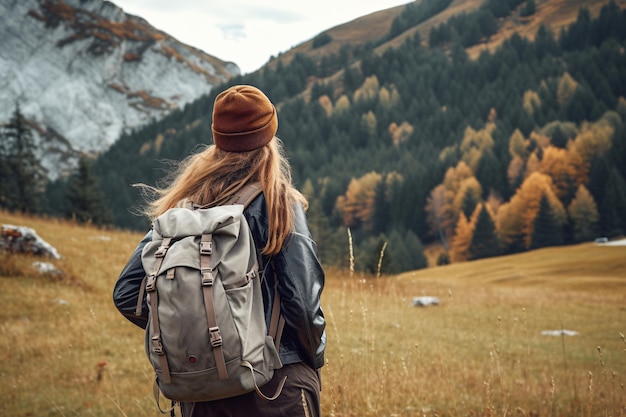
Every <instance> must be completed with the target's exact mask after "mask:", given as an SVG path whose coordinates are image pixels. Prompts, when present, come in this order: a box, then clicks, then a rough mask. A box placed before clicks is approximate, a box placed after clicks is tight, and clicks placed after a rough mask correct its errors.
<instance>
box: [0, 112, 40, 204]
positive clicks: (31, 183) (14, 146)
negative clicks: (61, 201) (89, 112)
mask: <svg viewBox="0 0 626 417" xmlns="http://www.w3.org/2000/svg"><path fill="white" fill-rule="evenodd" d="M0 158H1V160H0V162H1V163H2V168H1V169H0V181H1V182H2V186H0V193H1V194H0V204H1V205H2V207H4V208H7V209H9V210H17V211H20V212H22V213H38V212H40V211H41V209H42V207H43V203H44V187H45V175H44V170H43V168H42V166H41V164H40V163H39V161H38V160H37V159H36V158H35V144H34V140H33V134H32V131H31V130H30V127H29V126H28V124H27V122H26V119H25V118H24V116H23V115H22V113H21V111H20V106H19V104H16V105H15V110H14V112H13V116H12V117H11V120H10V121H9V123H8V124H6V125H5V126H4V127H3V128H2V130H1V131H0Z"/></svg>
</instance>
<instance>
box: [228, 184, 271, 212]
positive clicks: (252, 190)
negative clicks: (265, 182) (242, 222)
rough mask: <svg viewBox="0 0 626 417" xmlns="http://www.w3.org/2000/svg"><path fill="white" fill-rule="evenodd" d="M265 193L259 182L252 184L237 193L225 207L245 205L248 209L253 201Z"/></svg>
mask: <svg viewBox="0 0 626 417" xmlns="http://www.w3.org/2000/svg"><path fill="white" fill-rule="evenodd" d="M262 192H263V189H262V188H261V184H259V183H258V182H250V183H247V184H246V185H244V186H243V188H241V189H240V190H239V191H238V192H237V193H235V194H233V195H232V196H231V197H230V198H229V199H228V200H226V202H225V203H224V205H229V204H243V206H244V207H248V205H250V203H252V200H254V199H255V198H256V196H258V195H259V194H261V193H262Z"/></svg>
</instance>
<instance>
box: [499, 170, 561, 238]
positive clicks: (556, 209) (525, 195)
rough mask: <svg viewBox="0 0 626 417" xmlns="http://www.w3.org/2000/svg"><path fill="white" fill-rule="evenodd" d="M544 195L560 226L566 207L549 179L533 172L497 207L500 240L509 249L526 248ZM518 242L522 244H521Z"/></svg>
mask: <svg viewBox="0 0 626 417" xmlns="http://www.w3.org/2000/svg"><path fill="white" fill-rule="evenodd" d="M544 195H545V196H546V198H547V199H548V203H549V205H550V209H551V212H552V215H553V218H554V219H555V221H556V222H557V224H558V225H559V226H563V225H564V224H565V222H566V220H567V217H566V213H565V208H564V207H563V204H562V203H561V201H560V200H559V199H558V197H557V196H556V192H555V187H554V184H553V183H552V179H551V178H550V177H549V176H548V175H545V174H542V173H539V172H534V173H532V174H531V175H530V176H529V177H528V178H526V179H525V180H524V182H523V183H522V185H521V187H520V188H519V189H518V190H517V192H516V193H515V195H514V196H513V197H512V198H511V200H510V201H509V202H507V203H505V204H503V205H502V206H501V207H500V209H499V210H498V215H497V218H496V228H497V233H498V237H499V238H500V241H501V242H503V243H504V244H505V246H507V247H508V248H509V250H518V249H528V248H529V247H530V243H531V242H530V240H531V237H532V234H533V222H534V220H535V218H536V217H537V213H538V212H539V204H540V201H541V198H542V196H544ZM520 245H521V246H522V247H521V248H520Z"/></svg>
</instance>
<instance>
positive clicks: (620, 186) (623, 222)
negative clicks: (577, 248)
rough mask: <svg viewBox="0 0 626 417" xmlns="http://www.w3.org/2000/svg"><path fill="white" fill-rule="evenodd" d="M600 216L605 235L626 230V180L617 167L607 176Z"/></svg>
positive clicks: (617, 233) (611, 235)
mask: <svg viewBox="0 0 626 417" xmlns="http://www.w3.org/2000/svg"><path fill="white" fill-rule="evenodd" d="M600 218H601V226H602V233H603V234H604V235H606V236H609V237H613V236H620V235H623V234H624V232H625V231H626V182H625V181H624V178H623V177H622V176H621V175H620V173H619V171H618V170H617V168H615V167H612V168H611V170H610V172H609V176H608V178H607V182H606V186H605V190H604V198H603V199H602V202H601V204H600Z"/></svg>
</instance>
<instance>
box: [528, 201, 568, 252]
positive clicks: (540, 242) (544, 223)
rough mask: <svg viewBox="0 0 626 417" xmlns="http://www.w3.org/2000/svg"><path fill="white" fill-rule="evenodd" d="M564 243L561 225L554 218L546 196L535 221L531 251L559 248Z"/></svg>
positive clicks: (540, 203) (540, 204)
mask: <svg viewBox="0 0 626 417" xmlns="http://www.w3.org/2000/svg"><path fill="white" fill-rule="evenodd" d="M562 243H563V232H562V230H561V227H560V226H559V223H558V222H557V221H556V219H555V218H554V215H553V213H552V208H551V207H550V201H549V200H548V197H547V196H546V195H545V194H544V195H542V196H541V201H540V202H539V212H538V213H537V217H535V220H534V221H533V232H532V236H531V241H530V249H538V248H543V247H546V246H557V245H561V244H562Z"/></svg>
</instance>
